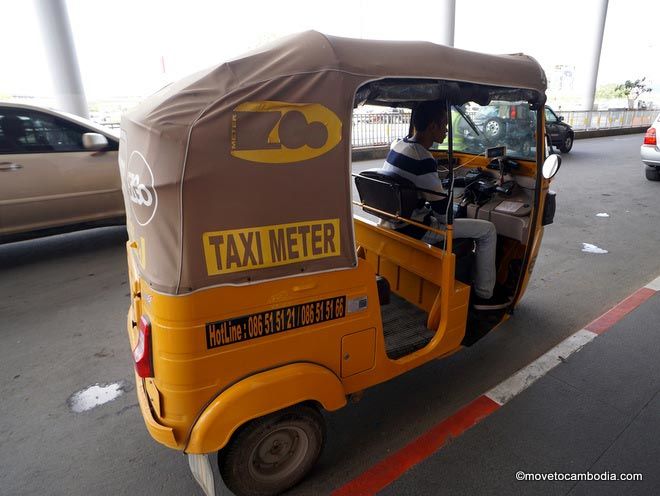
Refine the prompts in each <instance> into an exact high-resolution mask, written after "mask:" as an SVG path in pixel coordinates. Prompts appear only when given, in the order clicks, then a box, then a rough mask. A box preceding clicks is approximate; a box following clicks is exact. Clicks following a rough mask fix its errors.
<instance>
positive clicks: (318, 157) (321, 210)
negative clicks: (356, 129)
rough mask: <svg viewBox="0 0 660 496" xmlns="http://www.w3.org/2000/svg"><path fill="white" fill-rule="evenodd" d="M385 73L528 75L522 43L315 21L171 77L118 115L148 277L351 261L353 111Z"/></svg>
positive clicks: (225, 280) (179, 280) (195, 279)
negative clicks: (344, 34) (354, 31)
mask: <svg viewBox="0 0 660 496" xmlns="http://www.w3.org/2000/svg"><path fill="white" fill-rule="evenodd" d="M382 78H430V79H436V80H448V81H461V82H472V83H479V84H485V85H489V86H495V87H505V88H522V89H525V90H529V91H530V92H534V93H538V94H539V95H541V96H542V98H543V99H544V91H545V87H546V82H545V76H544V73H543V70H542V69H541V67H540V66H539V64H538V63H537V62H536V61H535V60H534V59H532V58H530V57H527V56H524V55H497V56H495V55H485V54H480V53H474V52H469V51H465V50H459V49H454V48H449V47H445V46H440V45H435V44H432V43H427V42H395V41H371V40H357V39H348V38H337V37H333V36H325V35H323V34H321V33H317V32H315V31H308V32H304V33H301V34H297V35H294V36H291V37H288V38H285V39H282V40H280V41H278V42H276V43H274V44H272V45H270V46H267V47H263V48H261V49H258V50H256V51H253V52H251V53H248V54H246V55H245V56H243V57H240V58H238V59H235V60H232V61H230V62H227V63H224V64H222V65H218V66H216V67H213V68H210V69H208V70H205V71H202V72H199V73H197V74H194V75H192V76H189V77H188V78H185V79H183V80H181V81H178V82H176V83H173V84H171V85H169V86H167V87H165V88H163V89H162V90H161V91H159V92H158V93H156V94H155V95H153V96H151V97H150V98H148V99H147V100H145V101H144V102H143V103H142V104H141V105H139V106H138V107H137V108H135V109H134V110H133V111H131V112H129V113H128V114H126V115H125V116H124V117H123V118H122V124H121V144H120V153H119V165H120V170H121V175H122V181H123V188H124V197H125V201H126V213H127V223H128V229H129V234H130V238H131V240H132V241H133V242H134V245H135V246H137V248H136V250H135V253H136V257H137V260H138V261H139V262H140V263H139V266H140V270H141V272H142V276H143V277H144V279H146V281H147V282H148V283H149V284H150V285H151V286H152V287H153V288H154V289H155V290H157V291H161V292H164V293H168V294H182V293H187V292H190V291H194V290H198V289H201V288H206V287H210V286H217V285H227V284H246V283H253V282H256V281H263V280H268V279H274V278H279V277H285V276H292V275H296V274H306V273H310V272H320V271H329V270H340V269H346V268H350V267H354V266H355V264H356V253H355V245H354V235H353V223H352V222H353V221H352V209H351V166H350V157H351V114H352V109H353V105H354V98H355V95H356V91H357V90H358V88H360V86H362V85H363V84H364V83H366V82H369V81H374V80H379V79H382Z"/></svg>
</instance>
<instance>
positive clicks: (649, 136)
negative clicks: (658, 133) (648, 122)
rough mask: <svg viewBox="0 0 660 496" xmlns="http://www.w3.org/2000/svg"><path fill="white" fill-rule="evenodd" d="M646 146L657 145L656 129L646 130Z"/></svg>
mask: <svg viewBox="0 0 660 496" xmlns="http://www.w3.org/2000/svg"><path fill="white" fill-rule="evenodd" d="M644 144H645V145H653V146H656V145H657V141H656V139H655V128H654V127H650V128H648V129H647V130H646V134H645V135H644Z"/></svg>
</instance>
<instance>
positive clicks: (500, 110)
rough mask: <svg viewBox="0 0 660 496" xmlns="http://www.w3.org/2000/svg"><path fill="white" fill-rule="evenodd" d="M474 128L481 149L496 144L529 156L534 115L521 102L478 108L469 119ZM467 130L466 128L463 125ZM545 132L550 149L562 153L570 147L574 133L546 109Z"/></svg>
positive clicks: (495, 102)
mask: <svg viewBox="0 0 660 496" xmlns="http://www.w3.org/2000/svg"><path fill="white" fill-rule="evenodd" d="M472 120H473V122H474V124H475V125H476V126H477V129H478V130H479V131H480V132H481V133H482V134H483V136H482V137H480V138H479V139H481V141H482V142H483V141H485V143H480V144H479V145H480V146H491V145H492V144H494V143H495V142H496V141H502V140H504V142H505V143H506V145H507V147H510V148H512V149H513V150H516V151H517V152H518V153H520V154H522V155H523V156H527V155H529V153H530V150H529V149H528V147H529V143H530V142H533V140H532V139H530V137H531V136H532V135H533V134H534V120H535V119H534V116H533V114H532V111H531V110H530V109H529V106H528V105H526V104H524V103H521V102H504V101H493V102H491V103H489V104H488V105H485V106H483V107H479V108H478V109H477V110H476V112H474V114H473V116H472ZM463 127H467V126H463ZM545 131H546V133H547V135H548V136H549V137H550V140H551V142H552V145H553V146H556V147H557V148H559V150H560V151H561V152H562V153H568V152H570V151H571V148H573V139H574V136H575V133H574V132H573V128H571V126H569V125H568V124H566V123H565V122H564V118H563V117H561V116H557V114H555V112H554V110H552V109H551V108H550V107H548V106H547V105H546V106H545ZM469 134H470V133H469V132H468V133H467V135H469Z"/></svg>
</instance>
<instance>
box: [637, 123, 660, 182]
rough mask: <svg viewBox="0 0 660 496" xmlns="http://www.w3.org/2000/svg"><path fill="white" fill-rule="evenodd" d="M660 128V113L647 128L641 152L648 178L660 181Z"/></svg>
mask: <svg viewBox="0 0 660 496" xmlns="http://www.w3.org/2000/svg"><path fill="white" fill-rule="evenodd" d="M658 128H660V114H658V116H657V117H656V118H655V121H653V124H651V127H650V128H648V129H647V130H646V134H645V135H644V143H643V144H642V146H641V150H640V153H641V155H642V162H644V164H646V167H645V168H644V169H645V172H646V179H648V180H649V181H660V148H658V140H657V137H656V136H657V132H658Z"/></svg>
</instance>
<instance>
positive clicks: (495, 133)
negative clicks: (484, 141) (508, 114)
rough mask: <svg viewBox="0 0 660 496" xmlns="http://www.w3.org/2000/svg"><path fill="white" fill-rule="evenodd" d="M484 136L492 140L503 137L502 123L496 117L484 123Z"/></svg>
mask: <svg viewBox="0 0 660 496" xmlns="http://www.w3.org/2000/svg"><path fill="white" fill-rule="evenodd" d="M484 134H485V135H486V136H487V137H488V138H492V139H499V138H501V137H502V136H503V135H504V122H502V120H501V119H498V118H496V117H492V118H490V119H488V120H487V121H486V122H485V123H484Z"/></svg>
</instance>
